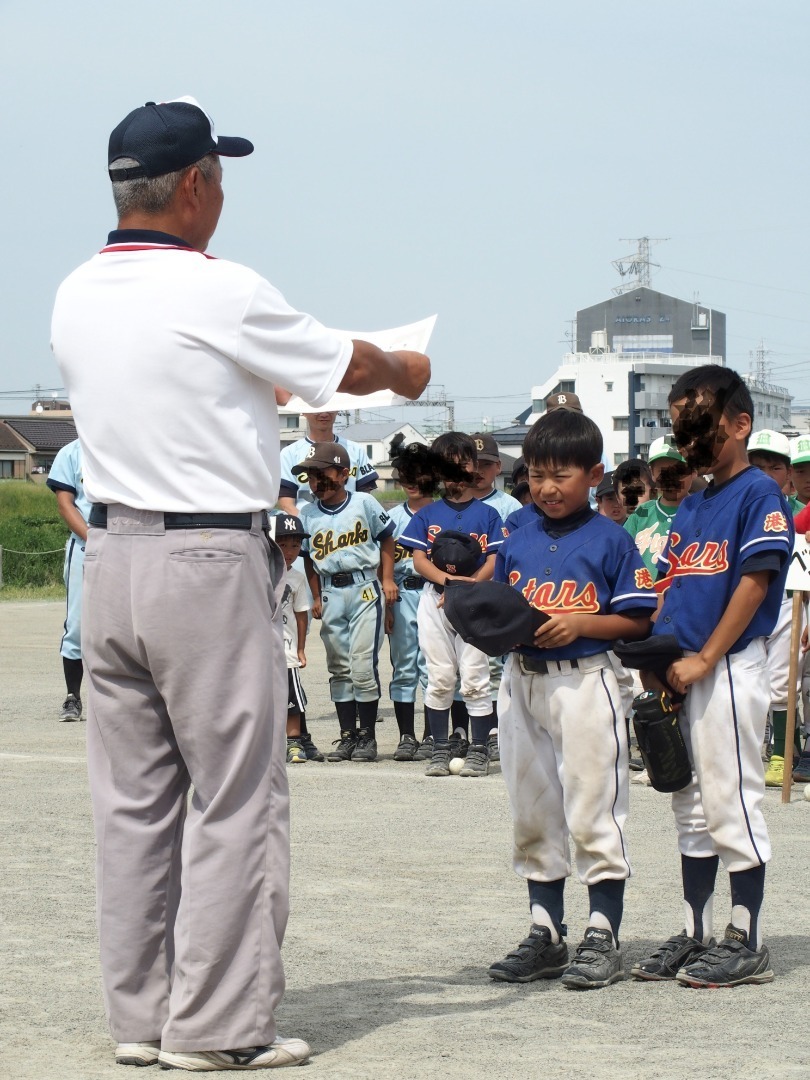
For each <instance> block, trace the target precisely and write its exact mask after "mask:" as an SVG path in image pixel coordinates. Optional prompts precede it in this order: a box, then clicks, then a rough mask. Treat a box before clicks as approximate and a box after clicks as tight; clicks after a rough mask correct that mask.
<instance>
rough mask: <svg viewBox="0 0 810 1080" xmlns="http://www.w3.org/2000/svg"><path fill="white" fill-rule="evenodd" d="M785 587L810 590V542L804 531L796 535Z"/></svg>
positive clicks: (802, 590) (803, 590)
mask: <svg viewBox="0 0 810 1080" xmlns="http://www.w3.org/2000/svg"><path fill="white" fill-rule="evenodd" d="M785 588H786V589H796V590H797V591H801V592H810V544H808V543H807V541H806V540H805V538H804V533H800V534H799V535H798V536H797V537H796V542H795V544H794V546H793V555H792V557H791V560H790V566H789V567H788V574H787V581H786V582H785Z"/></svg>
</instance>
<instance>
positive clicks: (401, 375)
mask: <svg viewBox="0 0 810 1080" xmlns="http://www.w3.org/2000/svg"><path fill="white" fill-rule="evenodd" d="M352 344H353V345H354V351H353V352H352V358H351V360H350V361H349V366H348V367H347V368H346V373H345V374H344V376H343V378H342V379H341V381H340V385H339V386H338V391H339V392H340V393H343V394H373V393H374V392H375V391H377V390H393V391H394V393H395V394H400V395H401V396H402V397H404V398H407V399H408V400H409V401H415V400H416V399H417V398H418V397H419V396H420V395H421V393H422V391H423V390H424V389H425V387H426V386H427V384H428V381H429V379H430V360H429V358H428V357H427V356H425V355H424V353H418V352H409V351H407V350H405V349H402V350H399V351H398V352H383V350H382V349H378V348H377V346H376V345H372V344H371V342H370V341H359V340H358V341H354V342H352Z"/></svg>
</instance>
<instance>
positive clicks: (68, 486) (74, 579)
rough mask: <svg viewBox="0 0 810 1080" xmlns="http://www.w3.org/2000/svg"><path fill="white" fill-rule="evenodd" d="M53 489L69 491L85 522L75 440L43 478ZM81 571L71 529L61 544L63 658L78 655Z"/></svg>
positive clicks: (80, 551)
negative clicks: (62, 566) (63, 549)
mask: <svg viewBox="0 0 810 1080" xmlns="http://www.w3.org/2000/svg"><path fill="white" fill-rule="evenodd" d="M45 483H46V484H47V485H48V487H49V488H50V489H51V491H53V492H57V491H69V492H71V494H72V495H73V501H74V504H75V506H76V509H77V510H78V511H79V513H80V514H81V515H82V517H83V518H84V520H85V521H87V519H88V518H89V516H90V507H91V505H92V504H91V502H90V500H89V499H88V498H87V496H86V495H85V493H84V484H83V482H82V451H81V446H80V445H79V440H78V439H74V440H73V442H69V443H68V444H67V445H66V446H63V447H62V449H61V450H60V451H59V453H58V454H57V455H56V457H55V458H54V460H53V465H52V466H51V471H50V474H49V475H48V479H47V480H46V481H45ZM83 573H84V540H83V539H82V538H81V537H80V536H77V535H76V533H75V532H71V534H70V536H69V537H68V541H67V544H66V545H65V567H64V581H65V590H66V594H67V605H66V615H65V629H64V633H63V634H62V641H61V643H60V646H59V652H60V653H61V655H62V656H64V657H65V658H66V659H67V660H81V658H82V641H81V637H82V576H83Z"/></svg>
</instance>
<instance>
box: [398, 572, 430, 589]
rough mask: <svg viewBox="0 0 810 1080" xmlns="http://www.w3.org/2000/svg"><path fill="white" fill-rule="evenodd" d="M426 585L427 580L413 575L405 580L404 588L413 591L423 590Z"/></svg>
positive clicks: (403, 581) (403, 582)
mask: <svg viewBox="0 0 810 1080" xmlns="http://www.w3.org/2000/svg"><path fill="white" fill-rule="evenodd" d="M424 584H425V579H424V578H423V577H419V575H418V574H411V575H410V576H409V577H406V578H403V580H402V588H403V589H409V590H411V591H413V590H414V589H421V588H422V586H423V585H424Z"/></svg>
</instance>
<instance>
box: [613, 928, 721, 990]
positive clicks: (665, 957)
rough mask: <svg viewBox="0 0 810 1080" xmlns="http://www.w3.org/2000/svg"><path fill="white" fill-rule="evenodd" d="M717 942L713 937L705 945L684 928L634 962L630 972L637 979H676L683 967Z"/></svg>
mask: <svg viewBox="0 0 810 1080" xmlns="http://www.w3.org/2000/svg"><path fill="white" fill-rule="evenodd" d="M716 944H717V942H716V941H715V940H714V938H712V940H711V941H710V942H709V944H708V945H704V944H703V943H702V942H700V941H698V940H697V939H696V938H693V937H689V935H688V934H687V933H686V931H685V930H683V931H681V933H680V934H673V935H672V937H671V938H667V940H666V941H665V942H664V944H663V945H659V946H658V948H657V949H656V950H655V952H653V953H650V955H649V956H648V957H646V958H645V959H644V960H639V961H638V962H637V963H635V964H633V966H632V967H631V968H630V974H631V975H632V976H633V977H634V978H636V979H645V980H646V981H647V982H661V981H663V980H665V979H674V978H675V976H676V975H677V974H678V972H679V971H680V969H681V968H682V967H684V966H685V965H686V964H691V963H692V962H693V961H694V960H697V958H698V957H699V956H701V955H702V954H703V953H705V952H706V951H707V949H710V948H712V946H713V945H716Z"/></svg>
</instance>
